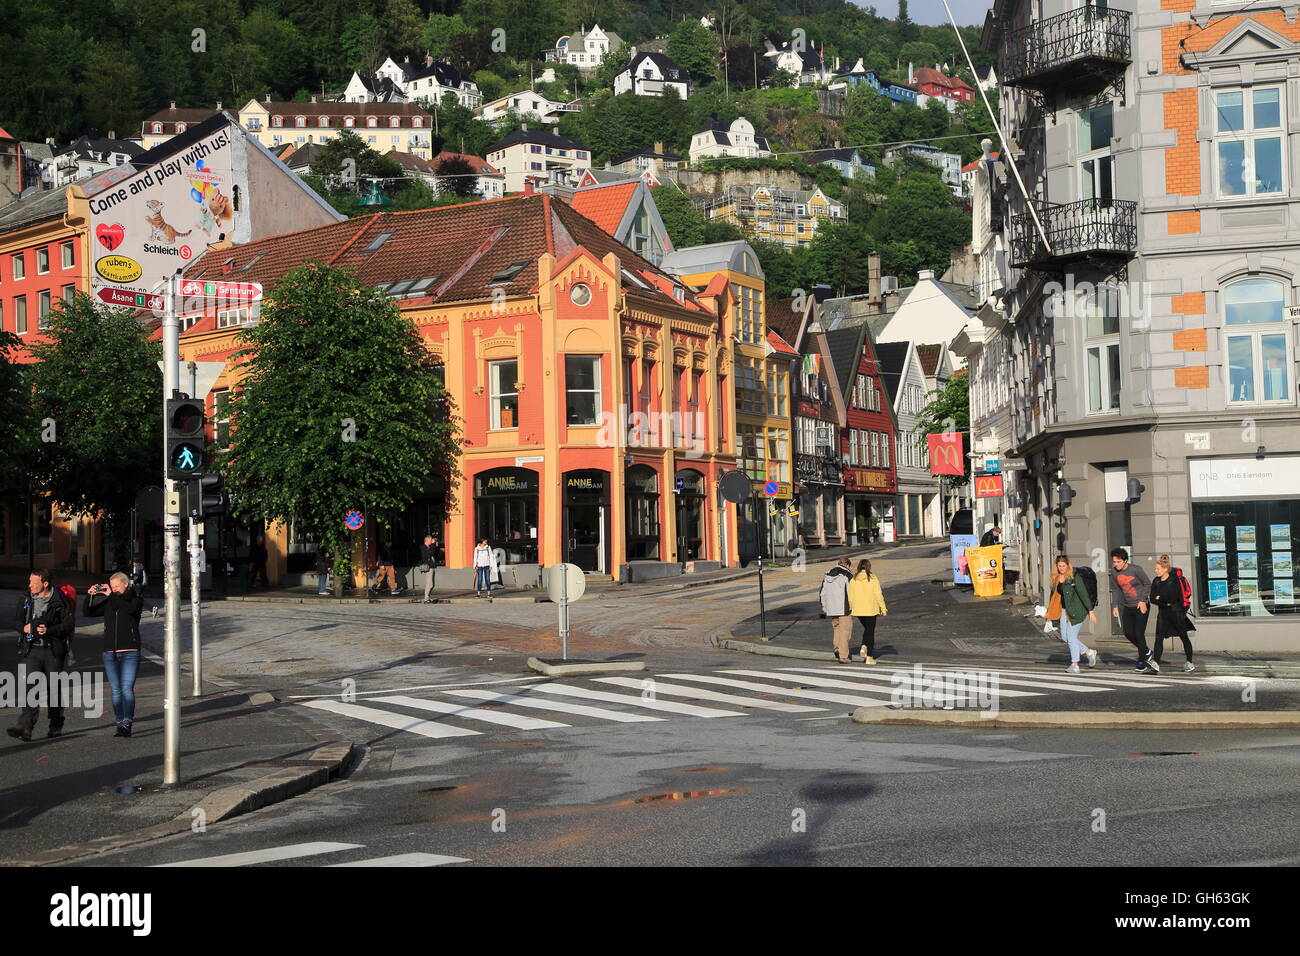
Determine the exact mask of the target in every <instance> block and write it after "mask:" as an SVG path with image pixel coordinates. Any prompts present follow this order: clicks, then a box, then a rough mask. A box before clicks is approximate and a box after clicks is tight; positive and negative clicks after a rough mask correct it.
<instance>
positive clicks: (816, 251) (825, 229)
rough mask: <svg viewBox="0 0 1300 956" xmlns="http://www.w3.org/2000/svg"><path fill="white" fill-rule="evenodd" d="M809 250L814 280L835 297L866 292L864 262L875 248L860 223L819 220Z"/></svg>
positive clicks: (845, 220)
mask: <svg viewBox="0 0 1300 956" xmlns="http://www.w3.org/2000/svg"><path fill="white" fill-rule="evenodd" d="M809 248H810V250H811V252H812V261H813V263H814V264H815V266H814V268H815V271H816V273H817V276H818V278H819V279H821V280H822V281H824V282H827V283H829V284H830V286H831V288H833V289H834V290H835V292H836V294H837V295H853V294H855V293H858V292H865V291H866V290H867V262H868V257H869V256H870V255H871V253H872V252H874V251H875V248H874V242H873V240H872V238H871V235H870V234H869V233H868V232H867V229H866V226H865V224H864V223H862V222H856V221H854V220H851V219H825V220H822V222H821V223H820V224H819V225H818V226H817V234H816V235H815V236H813V240H812V244H811V245H810V246H809Z"/></svg>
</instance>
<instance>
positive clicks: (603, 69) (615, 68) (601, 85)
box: [588, 50, 628, 90]
mask: <svg viewBox="0 0 1300 956" xmlns="http://www.w3.org/2000/svg"><path fill="white" fill-rule="evenodd" d="M627 64H628V56H627V52H626V51H624V50H619V51H617V52H615V51H614V50H608V51H606V53H605V55H604V56H603V57H601V58H600V66H598V67H596V74H595V76H593V77H592V78H591V82H590V84H589V87H588V88H589V89H592V90H612V89H613V88H614V77H616V76H618V75H619V74H620V73H622V72H623V71H624V70H625V69H627Z"/></svg>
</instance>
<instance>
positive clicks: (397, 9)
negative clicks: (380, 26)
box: [383, 0, 425, 59]
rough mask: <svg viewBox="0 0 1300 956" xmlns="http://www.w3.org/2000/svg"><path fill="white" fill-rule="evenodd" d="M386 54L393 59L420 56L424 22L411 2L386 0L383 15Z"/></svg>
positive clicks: (410, 0) (417, 8) (418, 9)
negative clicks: (386, 46)
mask: <svg viewBox="0 0 1300 956" xmlns="http://www.w3.org/2000/svg"><path fill="white" fill-rule="evenodd" d="M383 23H384V29H385V31H386V32H387V39H388V53H389V54H390V55H392V56H394V57H399V58H400V57H407V56H409V57H411V58H412V59H414V58H415V57H416V56H419V55H422V54H423V53H424V50H422V49H421V46H420V44H421V41H422V40H423V39H424V27H425V21H424V18H423V16H422V15H421V13H420V8H419V7H417V6H416V5H415V3H414V2H413V0H386V2H385V3H384V14H383Z"/></svg>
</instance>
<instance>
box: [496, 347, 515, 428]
mask: <svg viewBox="0 0 1300 956" xmlns="http://www.w3.org/2000/svg"><path fill="white" fill-rule="evenodd" d="M488 375H489V381H490V383H491V387H492V408H491V414H492V424H491V427H492V428H518V427H519V391H518V389H517V388H516V385H515V382H516V380H517V379H518V378H519V361H518V360H517V359H508V360H506V361H503V362H489V363H488Z"/></svg>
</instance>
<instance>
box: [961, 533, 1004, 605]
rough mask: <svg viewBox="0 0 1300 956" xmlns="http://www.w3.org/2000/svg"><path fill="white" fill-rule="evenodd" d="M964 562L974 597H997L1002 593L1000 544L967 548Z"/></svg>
mask: <svg viewBox="0 0 1300 956" xmlns="http://www.w3.org/2000/svg"><path fill="white" fill-rule="evenodd" d="M966 563H967V566H968V567H969V568H970V580H971V584H973V585H974V586H975V596H976V597H997V596H998V595H999V594H1001V593H1002V545H1000V544H993V545H989V546H988V547H986V548H967V549H966Z"/></svg>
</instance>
